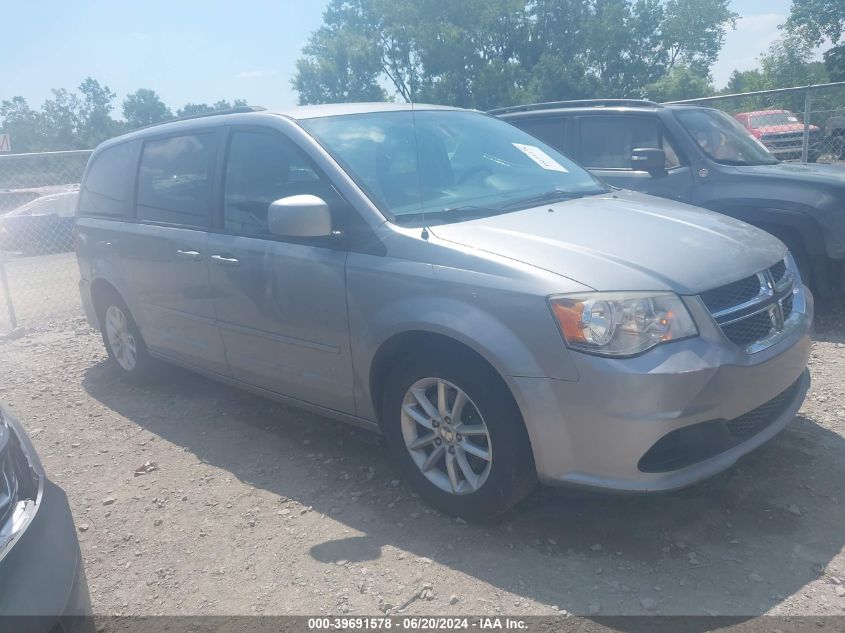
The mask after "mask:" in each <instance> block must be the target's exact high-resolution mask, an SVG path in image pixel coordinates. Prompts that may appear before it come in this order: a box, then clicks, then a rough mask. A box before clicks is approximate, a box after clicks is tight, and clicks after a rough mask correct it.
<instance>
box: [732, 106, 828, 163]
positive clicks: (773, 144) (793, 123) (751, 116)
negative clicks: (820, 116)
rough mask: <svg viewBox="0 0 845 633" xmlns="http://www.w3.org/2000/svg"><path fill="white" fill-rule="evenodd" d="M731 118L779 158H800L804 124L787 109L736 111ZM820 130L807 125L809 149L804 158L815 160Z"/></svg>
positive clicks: (812, 161) (817, 155) (810, 160)
mask: <svg viewBox="0 0 845 633" xmlns="http://www.w3.org/2000/svg"><path fill="white" fill-rule="evenodd" d="M734 118H735V119H736V120H737V121H739V122H740V123H741V124H742V126H743V127H744V128H745V129H746V130H748V132H749V133H750V134H751V135H752V136H753V137H754V138H756V139H757V140H759V141H760V142H761V143H763V145H765V146H766V148H768V150H769V151H770V152H771V153H772V154H774V155H775V156H777V157H778V158H780V159H782V160H794V159H796V158H801V156H802V153H803V148H804V123H803V122H802V121H801V120H800V119H799V118H798V117H797V116H796V115H795V114H793V113H792V112H790V111H789V110H757V111H755V112H740V113H739V114H735V115H734ZM820 137H821V129H819V128H818V127H817V126H815V125H811V126H810V148H809V151H808V153H807V160H808V161H809V162H811V163H815V162H816V160H817V159H818V157H819V152H818V150H817V149H816V145H817V143H818V140H819V138H820Z"/></svg>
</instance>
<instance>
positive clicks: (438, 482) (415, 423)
mask: <svg viewBox="0 0 845 633" xmlns="http://www.w3.org/2000/svg"><path fill="white" fill-rule="evenodd" d="M401 420H402V436H403V438H404V440H405V447H406V448H407V449H408V452H409V453H410V455H411V459H413V461H414V463H415V464H416V465H417V467H418V468H419V470H420V472H421V473H422V474H423V475H424V476H425V477H426V479H428V480H429V481H430V482H431V483H432V484H434V485H435V486H437V487H438V488H440V489H441V490H443V491H445V492H448V493H451V494H456V495H465V494H471V493H473V492H475V491H477V490H478V489H479V488H481V487H482V486H483V485H484V482H485V481H487V478H488V477H489V475H490V468H491V466H492V465H493V445H492V443H491V441H490V432H489V431H488V429H487V425H486V424H485V422H484V418H483V417H482V415H481V412H480V411H479V410H478V408H477V407H476V406H475V404H474V403H473V401H472V400H471V399H470V397H469V396H468V395H467V394H466V393H465V392H464V391H463V390H462V389H461V388H460V387H458V386H457V385H454V384H452V383H451V382H449V381H447V380H443V379H442V378H423V379H421V380H418V381H417V382H415V383H414V384H413V385H411V387H410V388H409V389H408V390H407V392H406V393H405V397H404V399H403V400H402V414H401Z"/></svg>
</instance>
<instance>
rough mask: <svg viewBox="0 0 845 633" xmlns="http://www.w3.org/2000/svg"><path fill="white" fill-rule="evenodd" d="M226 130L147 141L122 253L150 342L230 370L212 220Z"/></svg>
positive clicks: (209, 366) (174, 354) (176, 355)
mask: <svg viewBox="0 0 845 633" xmlns="http://www.w3.org/2000/svg"><path fill="white" fill-rule="evenodd" d="M221 137H222V131H221V130H217V131H208V132H197V133H191V134H181V135H175V136H168V137H165V138H160V139H152V140H149V141H146V142H145V143H144V147H143V150H142V154H141V163H140V166H139V169H138V183H137V199H136V205H135V214H134V215H135V217H134V218H133V219H131V220H130V221H128V222H127V223H126V225H124V228H123V230H122V234H121V248H120V257H121V265H122V267H123V271H124V275H125V280H126V285H127V287H128V290H129V292H128V295H129V296H130V297H131V301H132V304H134V305H132V304H130V308H131V309H132V313H133V314H134V315H135V317H136V321H138V324H139V326H140V328H141V333H142V334H143V336H144V340H145V341H146V343H147V345H148V346H149V347H150V349H152V350H153V351H156V352H159V353H161V354H164V355H166V356H169V357H173V358H175V359H177V360H180V361H184V362H188V363H190V364H192V365H196V366H198V367H201V368H203V369H208V370H211V371H214V372H217V373H223V374H225V373H228V365H227V363H226V358H225V355H224V352H223V341H222V339H221V338H220V333H219V331H218V329H217V327H216V324H215V314H214V302H213V301H212V299H211V288H210V285H209V281H208V255H209V253H208V234H207V231H208V227H209V226H210V224H211V218H212V216H213V208H214V206H215V203H214V200H215V195H214V173H215V168H216V164H217V160H218V150H219V148H220V145H221Z"/></svg>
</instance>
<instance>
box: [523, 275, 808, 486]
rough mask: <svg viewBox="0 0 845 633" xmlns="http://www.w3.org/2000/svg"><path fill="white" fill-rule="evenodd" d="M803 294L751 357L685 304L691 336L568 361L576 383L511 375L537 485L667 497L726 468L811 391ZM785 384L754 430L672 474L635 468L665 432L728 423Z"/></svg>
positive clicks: (779, 425)
mask: <svg viewBox="0 0 845 633" xmlns="http://www.w3.org/2000/svg"><path fill="white" fill-rule="evenodd" d="M805 293H806V309H805V314H804V315H803V317H802V318H801V319H800V321H799V323H798V325H797V326H795V327H794V328H793V329H791V330H790V331H789V332H788V334H787V335H786V336H785V337H784V338H783V339H782V340H780V341H778V342H777V343H776V344H774V345H772V346H771V347H769V348H768V349H765V350H763V351H760V352H757V353H754V354H748V353H746V352H744V351H743V350H741V349H739V348H738V347H736V346H735V345H733V344H731V343H730V342H729V341H727V339H725V338H724V335H723V334H722V333H721V331H720V330H719V329H718V326H717V325H716V324H715V323H714V322H713V321H712V319H711V318H710V317H709V313H707V311H706V308H704V306H703V304H701V303H700V302H699V301H698V300H697V299H694V300H691V301H690V302H688V307H689V308H690V311H691V313H692V315H693V318H694V319H695V320H696V323H698V324H699V330H700V334H699V336H698V337H696V338H693V339H688V340H685V341H677V342H674V343H670V344H666V345H662V346H660V347H657V348H655V349H653V350H651V351H649V352H647V353H645V354H643V355H641V356H639V357H636V358H627V359H608V358H599V357H595V356H588V355H584V354H573V356H574V357H575V362H576V365H577V369H578V373H579V376H580V379H579V380H577V381H564V380H554V379H546V378H513V379H512V380H513V384H514V385H515V389H514V392H515V393H514V395H515V397H516V400H517V403H518V404H519V406H520V409H521V411H522V413H523V418H524V419H525V423H526V427H527V428H528V434H529V437H530V439H531V444H532V447H533V451H534V460H535V463H536V466H537V474H538V477H539V479H540V481H541V482H543V483H545V484H550V485H573V486H579V487H588V488H596V489H605V490H614V491H624V492H657V491H667V490H674V489H678V488H683V487H685V486H688V485H691V484H693V483H696V482H698V481H700V480H702V479H705V478H707V477H710V476H712V475H715V474H717V473H719V472H721V471H723V470H725V469H726V468H729V467H730V466H731V465H733V464H734V463H735V462H736V461H737V459H739V458H740V457H741V456H742V455H744V454H746V453H748V452H749V451H751V450H753V449H754V448H756V447H758V446H760V445H761V444H763V443H764V442H766V441H767V440H769V439H771V438H772V437H773V436H774V435H776V434H777V433H778V432H779V431H781V430H782V429H783V428H784V427H785V426H786V425H787V424H788V423H789V421H790V420H792V419H793V417H794V416H795V414H796V413H797V411H798V409H799V408H800V406H801V403H802V402H803V400H804V397H805V395H806V392H807V389H808V388H809V384H810V378H809V372H808V371H807V369H806V367H807V360H808V359H809V356H810V348H811V339H810V331H811V327H812V315H813V302H812V297H811V295H810V294H809V291H807V290H806V289H805ZM790 387H792V391H789V393H788V394H787V395H786V401H785V402H784V404H783V406H781V407H779V409H778V410H777V412H776V415H775V417H774V418H773V419H771V420H767V424H766V425H763V426H762V427H761V428H760V430H759V431H758V432H756V433H754V434H752V435H750V436H748V437H744V438H743V439H742V440H741V441H738V442H736V443H734V444H733V445H730V446H726V447H725V449H724V450H721V451H719V452H718V453H716V454H713V453H712V452H711V453H710V454H709V455H706V456H704V457H703V458H701V459H700V460H698V461H694V462H693V463H689V462H687V463H686V464H685V465H684V466H683V467H680V468H677V469H675V470H665V469H661V470H662V472H645V470H649V469H648V468H646V469H642V468H641V460H642V459H643V457H644V456H645V455H646V454H647V453H648V452H649V450H650V449H651V448H652V447H653V446H655V444H657V443H658V442H659V441H660V440H661V439H662V438H664V437H665V436H667V435H668V434H670V433H672V432H673V431H677V430H678V429H685V428H687V427H691V426H692V425H695V424H699V423H704V422H710V421H725V420H734V419H735V418H739V417H740V416H743V415H744V414H747V413H748V412H751V411H753V410H755V409H757V408H758V407H760V406H761V405H763V404H764V403H768V402H769V401H771V400H773V399H774V398H776V397H777V396H779V395H781V394H783V393H784V392H787V390H789V389H790ZM652 470H653V469H652Z"/></svg>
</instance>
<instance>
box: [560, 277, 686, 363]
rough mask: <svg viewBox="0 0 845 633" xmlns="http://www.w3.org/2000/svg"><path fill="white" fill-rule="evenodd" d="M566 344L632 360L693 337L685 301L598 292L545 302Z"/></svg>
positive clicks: (668, 294)
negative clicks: (669, 342)
mask: <svg viewBox="0 0 845 633" xmlns="http://www.w3.org/2000/svg"><path fill="white" fill-rule="evenodd" d="M549 304H550V305H551V308H552V312H553V313H554V316H555V318H556V319H557V322H558V324H559V325H560V331H561V332H562V333H563V338H564V339H565V340H566V344H567V345H568V346H569V347H571V348H572V349H576V350H578V351H581V352H588V353H590V354H598V355H600V356H633V355H635V354H640V353H642V352H644V351H646V350H648V349H651V348H652V347H654V346H655V345H659V344H660V343H666V342H668V341H677V340H679V339H683V338H689V337H691V336H696V335H697V334H698V330H697V329H696V327H695V323H694V322H693V320H692V317H691V316H690V314H689V312H688V311H687V308H686V306H685V305H684V303H683V301H681V299H680V298H679V297H678V295H676V294H673V293H671V292H596V293H586V294H575V295H559V296H556V297H551V298H550V299H549Z"/></svg>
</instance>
